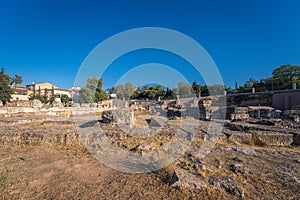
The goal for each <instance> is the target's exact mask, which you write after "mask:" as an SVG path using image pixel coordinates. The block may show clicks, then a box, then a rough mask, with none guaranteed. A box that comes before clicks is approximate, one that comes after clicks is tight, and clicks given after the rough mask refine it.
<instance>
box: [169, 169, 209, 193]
mask: <svg viewBox="0 0 300 200" xmlns="http://www.w3.org/2000/svg"><path fill="white" fill-rule="evenodd" d="M171 186H172V187H179V188H186V189H204V188H206V187H207V186H206V183H205V181H204V179H203V178H202V177H201V176H200V175H195V174H192V173H191V172H189V171H187V170H185V169H181V168H175V169H174V176H173V179H172V183H171Z"/></svg>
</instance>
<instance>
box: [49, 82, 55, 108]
mask: <svg viewBox="0 0 300 200" xmlns="http://www.w3.org/2000/svg"><path fill="white" fill-rule="evenodd" d="M54 101H55V94H54V87H53V86H52V88H51V95H50V98H49V102H50V103H51V104H52V103H53V102H54Z"/></svg>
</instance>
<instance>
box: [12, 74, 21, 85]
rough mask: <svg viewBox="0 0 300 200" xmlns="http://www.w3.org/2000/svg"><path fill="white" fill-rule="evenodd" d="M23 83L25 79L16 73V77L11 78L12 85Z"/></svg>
mask: <svg viewBox="0 0 300 200" xmlns="http://www.w3.org/2000/svg"><path fill="white" fill-rule="evenodd" d="M22 83H23V79H22V77H21V76H19V75H15V76H14V77H11V78H10V85H15V86H16V85H21V84H22Z"/></svg>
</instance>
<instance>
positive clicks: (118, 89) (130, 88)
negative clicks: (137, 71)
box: [113, 82, 139, 99]
mask: <svg viewBox="0 0 300 200" xmlns="http://www.w3.org/2000/svg"><path fill="white" fill-rule="evenodd" d="M138 89H139V88H138V87H137V86H134V85H133V84H132V83H130V82H127V83H125V84H119V85H117V86H115V87H114V88H113V93H116V94H117V97H118V98H119V99H123V98H125V99H130V98H132V97H134V96H135V97H137V96H138V95H137V93H136V92H135V91H136V90H138Z"/></svg>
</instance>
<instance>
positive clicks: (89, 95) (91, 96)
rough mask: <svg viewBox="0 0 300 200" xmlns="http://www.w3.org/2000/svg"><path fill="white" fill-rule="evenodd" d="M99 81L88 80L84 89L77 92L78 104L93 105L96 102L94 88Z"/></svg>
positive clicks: (94, 79) (95, 78) (96, 79)
mask: <svg viewBox="0 0 300 200" xmlns="http://www.w3.org/2000/svg"><path fill="white" fill-rule="evenodd" d="M98 82H99V79H98V78H97V77H94V78H88V79H87V80H86V83H85V85H84V87H83V88H82V89H81V90H80V91H79V97H78V102H79V103H93V102H96V97H95V93H96V88H97V85H98Z"/></svg>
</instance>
